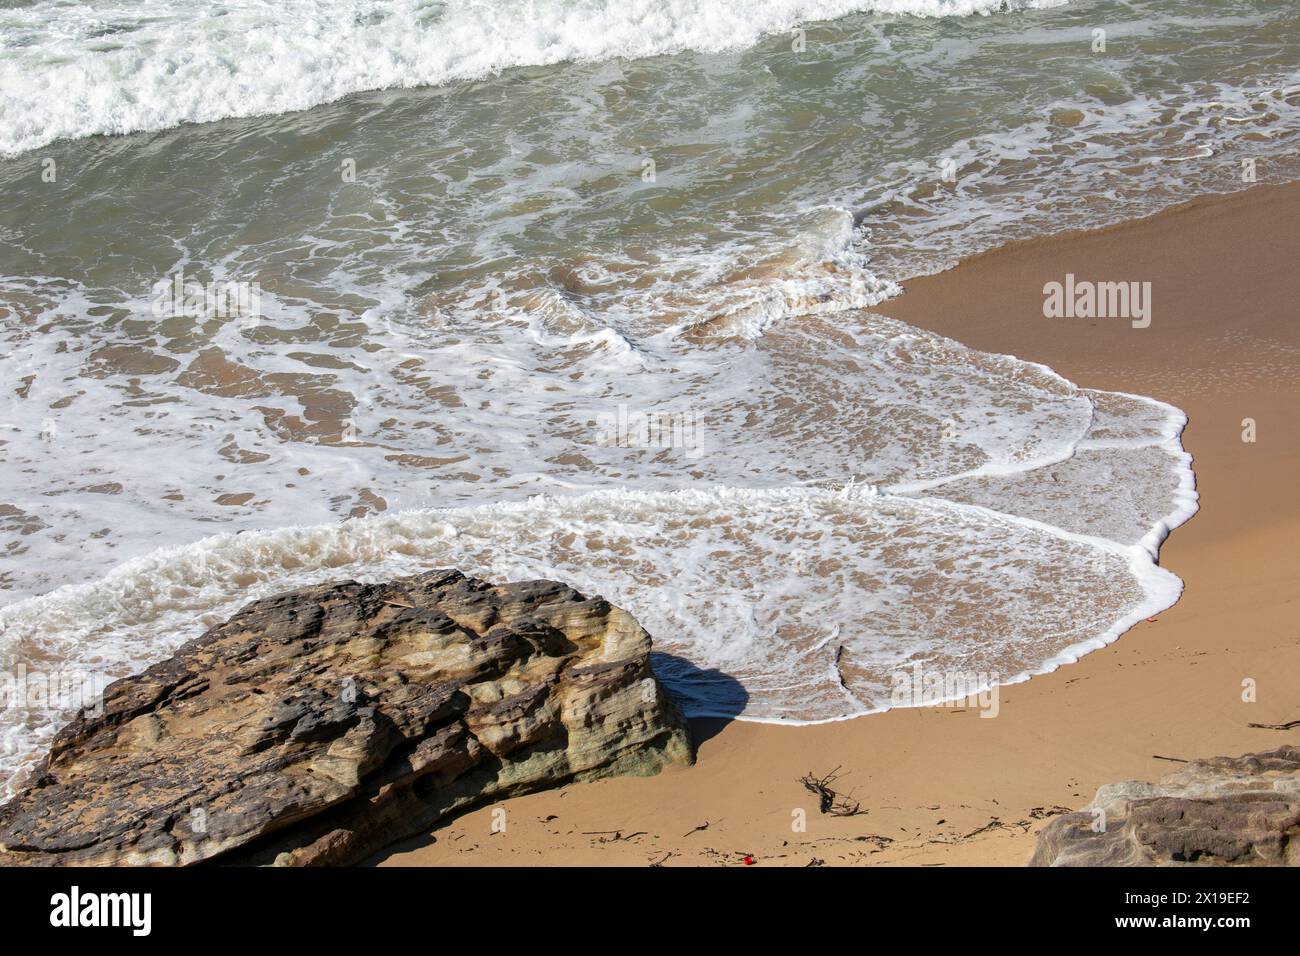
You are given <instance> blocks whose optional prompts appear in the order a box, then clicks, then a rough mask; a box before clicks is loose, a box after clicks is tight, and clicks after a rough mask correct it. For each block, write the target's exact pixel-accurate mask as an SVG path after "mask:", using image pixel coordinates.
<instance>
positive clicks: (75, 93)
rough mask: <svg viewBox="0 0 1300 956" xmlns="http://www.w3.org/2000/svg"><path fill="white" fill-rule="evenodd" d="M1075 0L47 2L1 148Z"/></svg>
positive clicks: (14, 60) (0, 47) (35, 8)
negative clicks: (880, 16)
mask: <svg viewBox="0 0 1300 956" xmlns="http://www.w3.org/2000/svg"><path fill="white" fill-rule="evenodd" d="M1064 2H1065V0H747V2H742V3H736V2H727V0H708V2H703V3H701V2H697V0H535V2H531V3H528V4H523V3H519V2H516V0H490V2H478V3H475V2H468V0H450V2H446V3H431V2H429V0H394V2H380V0H361V2H357V0H309V2H295V3H283V4H267V3H261V2H254V0H231V2H225V3H221V4H216V5H214V4H210V3H206V2H197V0H142V2H138V3H131V4H121V3H119V2H104V0H94V2H86V3H75V4H72V3H65V2H60V0H40V2H37V3H33V4H30V5H26V6H16V7H15V6H6V7H4V8H3V9H0V53H2V54H3V55H2V56H0V117H3V118H4V123H3V124H0V153H7V154H12V153H16V152H21V151H25V150H30V149H36V148H38V147H40V146H44V145H46V144H47V143H50V142H53V141H54V140H57V139H63V138H69V137H73V138H75V137H82V136H91V135H95V134H99V133H110V134H115V133H132V132H137V131H141V130H158V129H166V128H168V127H172V126H176V125H178V124H180V123H187V122H191V123H193V122H207V121H211V120H218V119H224V118H227V117H243V116H258V115H266V114H275V113H284V112H289V111H294V110H304V109H308V108H310V107H312V106H316V105H318V104H321V103H328V102H332V101H333V100H336V99H338V98H340V97H342V96H345V95H347V94H349V93H356V92H360V91H364V90H381V89H390V88H409V87H415V86H431V85H436V84H441V83H446V82H448V81H450V80H457V79H467V78H474V77H480V76H484V75H487V74H489V73H494V72H497V71H500V70H503V69H506V68H509V67H514V66H537V65H546V64H552V63H559V62H563V61H567V60H605V59H610V58H613V57H649V56H657V55H662V54H671V53H679V52H681V51H684V50H701V51H718V50H727V49H737V48H741V47H746V46H750V45H752V44H753V43H755V42H757V41H758V40H759V39H760V38H762V37H763V36H766V35H769V34H773V33H780V32H783V31H787V30H791V29H793V28H794V27H795V26H796V25H797V24H799V23H802V22H808V21H814V20H829V19H834V18H837V17H841V16H844V15H846V14H849V13H855V12H860V11H879V12H882V13H895V14H908V15H913V16H922V17H939V16H969V15H973V14H985V15H987V14H990V13H994V12H998V11H1001V10H1004V9H1023V8H1034V7H1047V6H1057V5H1060V4H1061V3H1064Z"/></svg>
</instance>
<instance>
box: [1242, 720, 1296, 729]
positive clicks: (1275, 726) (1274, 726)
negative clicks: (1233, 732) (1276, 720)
mask: <svg viewBox="0 0 1300 956" xmlns="http://www.w3.org/2000/svg"><path fill="white" fill-rule="evenodd" d="M1246 726H1247V727H1258V728H1259V729H1260V730H1291V729H1292V728H1295V727H1300V720H1288V721H1287V722H1286V723H1285V724H1247V725H1246Z"/></svg>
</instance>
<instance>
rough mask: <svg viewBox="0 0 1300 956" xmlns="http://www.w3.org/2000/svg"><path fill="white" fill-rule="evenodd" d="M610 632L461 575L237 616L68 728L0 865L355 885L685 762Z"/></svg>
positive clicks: (304, 596) (634, 647) (604, 620)
mask: <svg viewBox="0 0 1300 956" xmlns="http://www.w3.org/2000/svg"><path fill="white" fill-rule="evenodd" d="M649 651H650V639H649V637H648V636H647V635H646V633H645V631H644V630H642V629H641V627H640V626H638V625H637V623H636V621H634V620H633V619H632V617H631V616H630V615H629V614H627V613H626V612H625V611H622V610H620V609H619V608H617V607H614V606H613V605H611V604H609V603H608V602H606V601H603V600H601V599H599V598H591V599H589V598H585V597H583V596H582V595H581V594H579V593H577V592H576V591H574V590H573V589H571V588H569V587H566V586H564V585H562V584H556V583H553V582H549V581H533V582H528V583H522V584H506V585H500V586H493V585H490V584H486V583H484V582H482V581H477V580H474V579H472V578H467V577H465V576H464V575H462V574H460V573H459V572H456V571H435V572H431V573H429V574H424V575H421V576H418V577H412V578H404V579H400V580H397V581H394V582H392V583H391V584H386V585H362V584H357V583H355V582H348V583H345V584H334V585H321V586H318V587H311V588H306V589H303V590H300V591H294V592H291V593H288V594H282V595H279V596H277V597H273V598H269V599H267V600H263V601H257V602H256V603H254V604H250V605H249V606H248V607H246V608H244V610H242V611H240V612H239V613H238V614H236V615H235V616H234V617H232V618H231V619H230V620H229V621H227V622H226V623H224V624H221V625H218V626H217V627H214V628H212V630H210V631H208V633H206V634H205V635H203V636H202V637H200V638H198V639H196V640H194V641H191V642H190V643H188V644H186V645H185V646H183V647H182V648H181V649H180V650H179V651H178V652H177V653H176V655H175V656H173V657H172V658H171V659H169V660H167V661H164V662H163V663H161V664H157V665H155V666H153V667H151V668H149V669H148V670H147V671H145V672H144V673H143V674H140V675H137V676H134V677H128V678H126V679H124V680H120V681H117V682H116V683H114V684H112V685H111V686H110V687H109V688H108V689H107V691H106V693H105V699H104V708H103V713H102V714H101V715H99V716H86V715H85V714H84V713H83V714H82V715H81V716H79V717H78V719H77V720H76V721H74V722H73V723H71V724H69V725H68V726H67V727H65V728H64V729H63V730H62V731H61V732H60V733H59V735H58V737H57V738H56V740H55V742H54V745H53V747H52V748H51V751H50V753H49V755H48V756H47V757H46V758H45V760H44V761H43V762H42V764H41V765H40V767H39V768H38V769H37V772H36V773H35V774H34V776H33V778H32V780H31V782H30V784H29V785H28V786H27V787H26V788H25V789H24V790H23V791H22V792H21V793H20V794H19V796H17V797H16V798H15V799H14V800H12V801H11V802H10V803H8V804H6V805H5V806H4V807H0V864H7V865H11V864H16V863H18V864H21V863H36V864H62V863H69V864H85V863H89V864H190V863H197V862H200V861H203V860H216V861H218V862H222V863H227V862H228V863H272V862H274V863H280V864H324V863H350V862H354V861H356V860H359V859H361V858H362V857H364V856H365V855H367V854H369V853H371V852H373V851H375V850H377V849H379V848H381V847H383V846H384V845H385V844H387V843H389V842H391V841H393V840H396V839H398V838H401V837H404V836H407V835H410V834H413V833H417V832H423V831H426V830H427V829H428V828H429V827H431V826H432V825H433V824H435V823H436V822H437V821H438V820H440V819H441V818H443V817H445V816H446V815H448V814H450V813H454V812H456V811H458V810H461V809H463V808H466V807H469V806H471V805H475V804H482V803H484V802H486V801H491V800H496V799H499V798H502V797H508V796H511V795H514V794H520V793H525V792H527V791H531V790H537V789H540V788H543V787H551V786H555V785H557V784H561V783H565V782H567V781H571V780H590V779H594V778H597V777H603V776H609V775H613V774H652V773H656V772H657V771H659V769H660V768H661V767H663V766H664V765H665V764H667V763H672V762H689V761H690V759H691V751H690V743H689V739H688V737H687V733H686V730H685V725H684V723H683V721H682V719H681V716H680V715H679V714H678V712H677V710H676V708H675V707H674V706H673V704H672V702H671V701H670V700H669V698H668V697H667V696H666V695H665V694H664V692H663V690H662V689H661V688H660V687H659V686H658V684H657V683H656V681H655V679H654V677H653V675H652V674H651V672H650V666H649Z"/></svg>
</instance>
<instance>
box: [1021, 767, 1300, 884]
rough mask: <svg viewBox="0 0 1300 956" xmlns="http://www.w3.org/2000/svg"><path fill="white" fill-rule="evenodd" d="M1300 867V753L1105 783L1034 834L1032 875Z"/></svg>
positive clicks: (1190, 768) (1183, 769) (1188, 768)
mask: <svg viewBox="0 0 1300 956" xmlns="http://www.w3.org/2000/svg"><path fill="white" fill-rule="evenodd" d="M1180 864H1201V865H1221V866H1222V865H1228V866H1246V865H1275V866H1276V865H1283V866H1297V865H1300V749H1298V748H1296V747H1294V746H1286V747H1280V748H1278V749H1277V750H1272V751H1269V752H1267V753H1257V754H1246V755H1245V756H1242V757H1215V758H1213V759H1212V760H1195V761H1192V762H1190V763H1188V764H1187V765H1186V766H1184V767H1182V768H1181V769H1179V770H1178V771H1176V772H1174V773H1171V774H1169V775H1168V776H1166V777H1163V778H1161V780H1160V781H1159V782H1158V783H1144V782H1142V781H1138V780H1130V781H1127V782H1125V783H1115V784H1108V785H1107V786H1104V787H1102V788H1101V789H1100V790H1098V791H1097V795H1096V797H1095V798H1094V799H1093V801H1092V803H1091V804H1089V805H1088V806H1087V807H1085V808H1084V809H1083V810H1082V811H1080V812H1078V813H1070V814H1066V815H1064V816H1060V817H1057V818H1056V819H1055V820H1053V821H1052V822H1051V823H1050V824H1049V825H1048V826H1046V827H1045V828H1044V829H1043V830H1042V832H1041V833H1039V835H1038V845H1037V848H1036V850H1035V851H1034V856H1033V859H1032V860H1031V861H1030V865H1031V866H1162V865H1163V866H1176V865H1180Z"/></svg>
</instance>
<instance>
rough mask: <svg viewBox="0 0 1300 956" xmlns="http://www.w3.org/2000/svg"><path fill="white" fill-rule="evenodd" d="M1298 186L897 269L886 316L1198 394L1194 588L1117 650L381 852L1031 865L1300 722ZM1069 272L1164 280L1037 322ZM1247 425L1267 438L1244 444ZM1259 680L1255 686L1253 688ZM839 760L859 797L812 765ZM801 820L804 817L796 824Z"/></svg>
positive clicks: (407, 860)
mask: <svg viewBox="0 0 1300 956" xmlns="http://www.w3.org/2000/svg"><path fill="white" fill-rule="evenodd" d="M1298 233H1300V184H1291V185H1285V186H1266V185H1260V186H1256V187H1253V188H1252V189H1250V190H1249V191H1247V192H1244V193H1239V194H1236V195H1233V196H1228V197H1216V198H1210V199H1206V200H1198V201H1196V202H1193V203H1189V204H1187V205H1185V206H1181V207H1178V208H1176V209H1173V210H1169V211H1166V212H1164V213H1161V214H1160V215H1157V216H1155V217H1152V218H1150V219H1146V220H1141V221H1137V222H1132V223H1126V224H1123V225H1120V226H1116V227H1113V228H1110V229H1105V230H1100V231H1097V232H1089V233H1080V234H1071V235H1066V236H1061V237H1055V238H1047V239H1040V240H1034V241H1031V242H1025V243H1016V244H1013V245H1010V246H1007V247H1004V248H1002V249H999V250H996V251H994V252H991V253H988V254H985V255H981V256H978V257H975V258H973V259H971V260H969V261H967V262H965V263H963V264H961V265H960V266H958V267H957V268H955V269H953V270H950V271H948V272H946V273H943V274H941V275H938V276H933V277H928V278H923V279H918V280H914V281H912V282H909V283H907V285H906V293H905V294H904V295H903V296H902V297H900V298H898V299H895V300H892V301H890V302H888V303H886V304H885V306H883V307H882V308H881V311H883V312H885V313H886V314H888V315H891V316H893V317H895V318H899V319H902V320H904V321H907V322H909V323H911V324H913V325H917V326H921V327H923V328H927V329H932V330H934V331H937V332H940V333H942V334H944V335H948V336H951V337H953V338H956V339H958V340H960V341H962V342H964V343H966V344H967V345H970V346H972V347H974V348H978V349H985V350H989V351H996V352H1007V353H1011V354H1014V355H1017V356H1019V357H1021V358H1024V359H1030V360H1033V361H1037V362H1043V363H1046V364H1048V365H1050V366H1051V367H1052V368H1054V369H1056V370H1057V371H1059V372H1060V373H1061V374H1062V375H1064V376H1066V377H1067V378H1069V379H1071V380H1073V381H1074V382H1076V383H1077V384H1079V385H1080V386H1086V387H1093V388H1101V389H1111V390H1117V391H1125V392H1136V393H1140V394H1144V395H1150V396H1152V397H1155V398H1159V399H1162V400H1164V401H1167V402H1170V403H1172V404H1174V405H1177V406H1178V407H1180V408H1182V409H1183V410H1184V411H1185V412H1187V414H1188V417H1189V425H1188V428H1187V430H1186V432H1185V433H1184V436H1183V443H1184V446H1185V447H1186V448H1187V449H1188V451H1190V452H1191V453H1192V455H1193V456H1194V458H1195V465H1194V467H1195V470H1196V474H1197V481H1198V491H1199V492H1200V495H1201V511H1200V513H1199V514H1197V515H1196V516H1195V517H1193V518H1192V519H1191V520H1190V521H1189V522H1188V523H1187V524H1185V525H1183V526H1182V527H1181V528H1179V529H1178V530H1176V531H1175V532H1174V534H1173V536H1172V538H1170V540H1169V541H1167V542H1166V544H1165V547H1164V549H1163V551H1162V552H1161V564H1162V565H1163V566H1165V567H1167V568H1169V569H1170V570H1172V571H1173V572H1174V573H1176V574H1178V575H1179V576H1180V577H1181V578H1182V579H1183V581H1184V582H1185V584H1186V590H1185V592H1184V594H1183V597H1182V599H1181V600H1180V601H1179V603H1178V604H1177V605H1175V606H1174V607H1173V608H1171V609H1170V610H1168V611H1166V612H1164V613H1163V614H1161V615H1160V616H1159V618H1158V619H1156V620H1153V621H1150V622H1147V623H1143V624H1140V625H1138V626H1137V627H1136V628H1134V629H1133V630H1131V631H1129V632H1128V633H1127V634H1126V635H1124V636H1123V637H1122V638H1120V640H1119V641H1117V642H1116V643H1114V644H1112V645H1111V646H1110V647H1107V648H1104V649H1102V650H1100V651H1096V652H1094V653H1092V654H1089V655H1088V656H1086V657H1085V658H1083V659H1082V660H1081V661H1079V662H1078V663H1075V664H1071V665H1067V666H1064V667H1061V668H1060V669H1058V670H1057V671H1055V672H1054V673H1052V674H1048V675H1045V676H1041V677H1035V678H1033V679H1032V680H1030V681H1029V682H1027V683H1022V684H1018V685H1014V686H1010V687H1004V688H1002V691H1001V695H1000V708H999V713H998V716H997V717H996V718H994V719H983V718H981V717H980V715H979V712H978V711H977V710H975V709H961V708H935V709H906V710H899V711H892V712H890V713H886V714H880V715H873V716H870V717H863V718H858V719H854V720H850V721H844V722H840V723H835V724H827V725H821V726H815V727H777V726H771V725H761V724H752V723H740V722H731V723H725V722H720V721H700V722H696V723H695V730H696V732H697V740H699V741H700V742H699V746H698V762H697V764H696V766H694V767H692V768H682V769H675V770H672V771H669V772H667V773H664V774H662V775H661V776H659V777H656V778H653V779H617V780H607V781H601V782H598V783H593V784H584V785H577V786H571V787H566V788H564V789H561V790H557V791H551V792H547V793H541V794H534V795H530V796H526V797H520V798H517V799H514V800H510V801H507V802H506V803H505V804H502V805H501V806H504V807H505V808H506V811H507V815H506V822H507V825H506V828H505V832H503V833H493V827H492V824H493V817H492V815H491V808H483V809H481V810H478V811H475V812H474V813H471V814H468V815H466V816H464V817H461V818H459V819H458V820H456V821H454V822H452V823H451V824H449V825H448V826H445V827H442V828H440V829H438V830H437V831H435V832H434V833H433V834H431V835H430V836H428V837H424V838H420V839H416V840H410V841H406V842H404V843H402V844H399V845H398V846H397V847H395V848H394V849H393V850H391V851H389V852H387V853H385V854H383V855H382V856H381V858H380V859H379V860H378V862H382V863H384V864H387V865H462V866H464V865H484V864H486V865H492V864H514V865H518V864H524V865H527V864H542V865H571V864H623V865H646V864H652V863H662V864H663V865H668V866H672V865H681V864H706V865H707V864H727V865H744V859H743V858H744V856H745V855H747V854H749V855H752V857H753V859H754V863H755V865H760V866H761V865H774V864H775V865H795V866H805V865H808V864H810V863H814V862H816V861H820V862H822V863H825V864H826V865H836V864H902V865H945V864H947V865H955V864H965V865H971V864H978V865H988V864H996V865H1022V864H1024V863H1025V862H1027V861H1028V859H1029V857H1030V855H1031V853H1032V852H1033V844H1034V834H1035V832H1036V831H1037V830H1038V829H1039V828H1041V827H1042V826H1043V825H1044V823H1045V822H1046V820H1047V819H1048V818H1049V816H1050V814H1052V813H1053V812H1058V811H1060V810H1062V809H1075V808H1078V807H1080V806H1082V805H1084V804H1086V803H1087V802H1088V801H1089V800H1090V799H1091V797H1092V795H1093V792H1094V791H1095V790H1096V788H1097V787H1098V786H1100V785H1101V784H1103V783H1108V782H1111V781H1115V780H1120V779H1125V778H1144V779H1153V778H1156V777H1159V776H1161V775H1163V774H1165V773H1168V772H1169V771H1170V770H1172V769H1174V768H1175V767H1176V764H1175V763H1172V762H1170V761H1168V760H1162V759H1159V758H1160V757H1173V758H1190V757H1203V756H1213V755H1217V754H1238V753H1244V752H1248V751H1253V750H1265V749H1271V748H1273V747H1276V746H1278V745H1280V744H1282V743H1284V742H1288V741H1294V740H1296V739H1297V738H1300V730H1297V731H1291V732H1287V733H1282V732H1277V731H1270V730H1261V729H1253V728H1250V727H1248V726H1247V724H1248V723H1250V722H1257V723H1280V722H1284V721H1288V720H1294V719H1297V718H1300V693H1298V692H1297V688H1300V613H1298V612H1300V602H1298V601H1297V598H1300V553H1298V552H1300V503H1298V499H1297V492H1298V491H1300V416H1298V415H1297V409H1298V408H1300V401H1298V400H1300V269H1298V268H1297V261H1298V259H1297V253H1300V235H1298ZM1066 273H1073V274H1074V275H1075V276H1076V277H1077V278H1078V279H1081V280H1082V279H1088V280H1093V281H1126V280H1131V281H1141V282H1151V283H1152V287H1151V289H1152V293H1151V294H1152V321H1151V325H1150V327H1149V328H1144V329H1139V328H1133V327H1132V326H1131V325H1130V323H1129V322H1128V321H1127V320H1124V319H1067V318H1058V319H1048V318H1044V316H1043V310H1042V307H1043V286H1044V284H1045V283H1047V282H1051V281H1058V282H1059V281H1064V279H1065V275H1066ZM1245 419H1251V420H1253V422H1254V428H1255V436H1254V437H1255V440H1254V441H1253V442H1247V441H1243V440H1242V436H1243V431H1244V429H1245V428H1246V427H1247V426H1246V425H1243V420H1245ZM1245 681H1253V682H1254V688H1255V700H1254V702H1248V701H1245V700H1243V682H1245ZM837 766H838V767H840V768H841V773H842V774H843V777H842V779H841V781H840V783H841V785H842V787H843V788H844V789H846V790H852V791H853V798H854V799H856V800H858V801H860V803H861V806H862V808H863V809H864V810H865V811H866V812H865V813H863V814H860V815H856V816H851V817H833V816H825V815H822V814H820V813H818V811H817V806H816V800H815V798H814V797H813V796H812V795H811V794H809V793H807V792H806V791H805V790H804V789H803V788H802V787H801V786H800V784H799V783H798V782H797V781H798V778H799V777H801V776H802V775H803V774H805V773H807V772H809V771H812V772H815V773H818V774H821V773H825V772H828V771H830V770H832V769H833V768H835V767H837ZM804 817H806V821H807V825H806V830H803V831H799V830H798V829H797V824H798V822H799V820H800V819H801V818H804Z"/></svg>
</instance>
